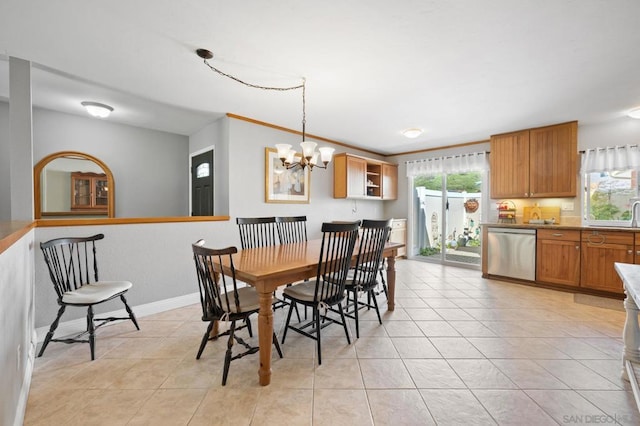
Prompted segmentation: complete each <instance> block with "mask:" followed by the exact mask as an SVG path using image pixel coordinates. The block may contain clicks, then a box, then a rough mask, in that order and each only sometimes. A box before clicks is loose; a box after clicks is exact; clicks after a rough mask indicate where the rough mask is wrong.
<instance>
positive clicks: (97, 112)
mask: <svg viewBox="0 0 640 426" xmlns="http://www.w3.org/2000/svg"><path fill="white" fill-rule="evenodd" d="M80 103H81V104H82V106H83V107H85V109H86V110H87V112H88V113H89V114H91V115H93V116H94V117H98V118H107V117H108V116H109V114H111V112H112V111H113V107H110V106H109V105H105V104H101V103H99V102H87V101H85V102H80Z"/></svg>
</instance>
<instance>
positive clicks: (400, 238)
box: [389, 219, 407, 257]
mask: <svg viewBox="0 0 640 426" xmlns="http://www.w3.org/2000/svg"><path fill="white" fill-rule="evenodd" d="M389 241H391V242H392V243H402V244H404V245H405V247H403V248H400V249H398V257H400V256H405V255H406V254H407V248H406V244H407V220H406V219H394V220H393V221H392V222H391V232H390V233H389Z"/></svg>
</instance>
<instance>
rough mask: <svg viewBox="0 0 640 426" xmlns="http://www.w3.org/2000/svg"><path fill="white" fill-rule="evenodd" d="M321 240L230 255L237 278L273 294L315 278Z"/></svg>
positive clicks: (389, 248)
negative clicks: (301, 280) (296, 282)
mask: <svg viewBox="0 0 640 426" xmlns="http://www.w3.org/2000/svg"><path fill="white" fill-rule="evenodd" d="M402 247H404V244H401V243H392V242H388V243H386V245H385V249H384V252H383V257H388V256H389V255H391V254H392V253H393V252H397V250H398V249H399V248H402ZM321 248H322V240H321V239H317V240H309V241H305V242H300V243H292V244H282V245H275V246H265V247H257V248H250V249H244V250H239V251H238V253H236V254H234V255H233V263H234V267H235V270H236V278H237V279H238V280H240V281H244V282H247V283H249V284H251V285H254V286H256V289H257V290H258V291H273V290H275V288H277V287H278V286H280V285H284V284H288V283H291V282H293V281H295V280H299V279H305V278H310V277H313V276H315V275H316V273H317V269H318V259H319V258H320V250H321ZM358 249H359V246H358V244H357V243H356V247H355V248H354V250H353V259H355V258H356V257H357V255H358ZM229 272H230V270H229V269H228V265H223V273H227V274H228V273H229Z"/></svg>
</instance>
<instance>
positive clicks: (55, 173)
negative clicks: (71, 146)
mask: <svg viewBox="0 0 640 426" xmlns="http://www.w3.org/2000/svg"><path fill="white" fill-rule="evenodd" d="M33 184H34V192H33V193H34V198H35V200H34V206H35V212H34V213H35V214H34V216H35V218H36V219H42V218H47V219H54V218H56V217H58V218H71V217H78V218H80V217H84V218H86V217H91V218H105V217H115V182H114V180H113V174H112V173H111V170H109V167H107V165H106V164H104V163H103V162H102V161H100V160H99V159H97V158H95V157H93V156H91V155H89V154H85V153H82V152H76V151H63V152H56V153H53V154H50V155H48V156H47V157H45V158H43V159H42V160H40V161H39V162H38V164H36V165H35V167H34V169H33Z"/></svg>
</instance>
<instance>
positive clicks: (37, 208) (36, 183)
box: [33, 151, 116, 219]
mask: <svg viewBox="0 0 640 426" xmlns="http://www.w3.org/2000/svg"><path fill="white" fill-rule="evenodd" d="M63 157H73V158H79V159H83V160H89V161H93V162H94V163H96V164H97V165H99V166H100V167H102V170H104V173H105V174H106V175H107V182H108V185H109V198H108V202H109V205H108V207H107V217H109V218H112V217H115V211H116V205H115V192H116V190H115V181H114V180H113V173H111V170H110V169H109V167H107V165H106V164H105V163H103V162H102V161H101V160H99V159H97V158H96V157H94V156H92V155H89V154H85V153H84V152H79V151H60V152H54V153H53V154H49V155H47V156H46V157H44V158H43V159H42V160H40V161H38V163H37V164H36V165H35V166H34V167H33V198H34V203H33V205H34V217H35V218H36V219H42V194H41V193H40V192H41V188H40V175H41V174H42V170H43V169H44V168H45V166H46V165H47V164H49V163H50V162H51V161H53V160H55V159H57V158H63Z"/></svg>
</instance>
